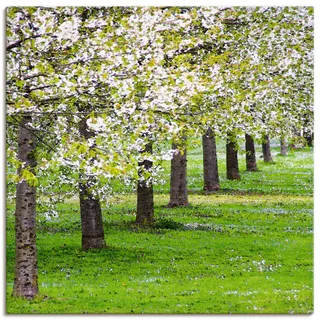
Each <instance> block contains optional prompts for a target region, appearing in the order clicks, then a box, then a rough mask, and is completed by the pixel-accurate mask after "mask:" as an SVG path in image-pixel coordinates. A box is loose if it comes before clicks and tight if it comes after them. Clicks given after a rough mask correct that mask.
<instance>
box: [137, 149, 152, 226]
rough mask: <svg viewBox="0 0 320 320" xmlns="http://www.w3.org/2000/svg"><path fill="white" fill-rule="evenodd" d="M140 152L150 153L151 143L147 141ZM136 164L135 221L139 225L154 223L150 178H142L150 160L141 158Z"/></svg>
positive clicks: (150, 162)
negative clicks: (137, 178) (137, 167)
mask: <svg viewBox="0 0 320 320" xmlns="http://www.w3.org/2000/svg"><path fill="white" fill-rule="evenodd" d="M142 153H149V154H152V143H148V144H147V145H146V147H145V149H144V150H143V151H142ZM138 166H139V170H138V175H139V180H138V187H137V216H136V223H137V224H139V225H152V224H153V223H154V201H153V185H152V181H151V180H150V179H145V178H142V177H143V172H144V171H149V170H150V169H151V168H152V161H150V160H143V161H142V162H139V163H138Z"/></svg>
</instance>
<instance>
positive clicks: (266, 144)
mask: <svg viewBox="0 0 320 320" xmlns="http://www.w3.org/2000/svg"><path fill="white" fill-rule="evenodd" d="M262 139H263V140H262V154H263V160H264V162H273V159H272V155H271V149H270V139H269V135H267V134H266V135H264V136H263V137H262Z"/></svg>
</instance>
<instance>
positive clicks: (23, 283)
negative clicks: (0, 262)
mask: <svg viewBox="0 0 320 320" xmlns="http://www.w3.org/2000/svg"><path fill="white" fill-rule="evenodd" d="M31 121H32V118H31V116H23V118H22V120H21V123H20V128H19V137H18V160H19V161H21V162H23V163H24V168H26V169H27V170H29V171H30V172H32V173H33V174H34V173H35V171H34V169H35V166H36V158H35V149H36V138H35V136H34V134H33V131H32V128H30V126H28V123H31ZM21 173H22V168H21V167H20V168H19V169H18V174H19V176H20V182H18V184H17V191H16V211H15V241H16V260H15V276H14V285H13V295H14V296H17V297H23V298H27V299H33V298H34V297H35V296H36V295H37V293H38V268H37V247H36V187H35V186H34V185H31V184H30V183H28V182H27V181H25V180H24V179H22V177H21Z"/></svg>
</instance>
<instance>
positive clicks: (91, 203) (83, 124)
mask: <svg viewBox="0 0 320 320" xmlns="http://www.w3.org/2000/svg"><path fill="white" fill-rule="evenodd" d="M79 133H80V136H81V137H83V138H84V139H85V140H88V139H89V138H92V137H93V136H94V132H92V131H90V130H89V128H88V125H87V120H86V119H85V118H84V119H82V120H81V121H80V123H79ZM91 148H94V145H93V146H91ZM79 180H80V182H79V196H80V215H81V227H82V250H84V251H86V250H89V249H100V248H104V247H105V246H106V243H105V240H104V230H103V222H102V214H101V206H100V201H99V199H98V198H97V197H95V196H93V194H92V191H91V188H92V187H93V186H94V184H95V178H94V177H91V176H87V175H86V174H85V173H83V172H81V173H80V175H79Z"/></svg>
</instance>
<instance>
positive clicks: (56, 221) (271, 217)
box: [6, 142, 313, 314]
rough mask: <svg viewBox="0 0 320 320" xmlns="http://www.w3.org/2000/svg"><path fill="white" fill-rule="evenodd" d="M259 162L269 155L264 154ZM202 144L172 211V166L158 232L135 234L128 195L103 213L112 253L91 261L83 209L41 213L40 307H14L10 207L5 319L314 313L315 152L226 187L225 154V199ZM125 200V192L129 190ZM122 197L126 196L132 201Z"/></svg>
mask: <svg viewBox="0 0 320 320" xmlns="http://www.w3.org/2000/svg"><path fill="white" fill-rule="evenodd" d="M258 151H260V150H258ZM201 152H202V151H201V146H200V145H199V143H196V142H195V143H194V145H193V146H192V148H191V149H190V151H189V152H188V183H189V190H190V192H189V202H190V204H191V205H190V206H189V207H187V208H174V209H169V208H166V204H168V202H169V194H168V191H169V162H168V163H166V164H165V170H164V172H163V178H164V179H166V183H165V184H164V185H161V186H155V215H156V218H157V223H156V225H155V227H154V228H152V229H151V228H149V229H141V228H138V227H136V226H135V225H134V223H133V222H134V219H135V202H136V197H135V195H134V194H132V193H125V194H119V195H116V196H114V197H113V198H112V199H111V202H110V206H109V207H104V208H103V219H104V225H105V233H106V242H107V244H108V247H107V248H106V249H103V250H93V251H90V252H82V251H81V250H80V245H81V231H80V229H81V228H80V213H79V205H78V202H77V199H74V200H69V201H68V202H67V203H64V204H60V205H59V208H58V209H59V210H58V211H59V216H58V217H55V218H54V217H51V218H50V219H48V218H47V217H46V215H45V214H44V213H41V212H39V213H38V226H37V228H38V237H37V244H38V259H39V262H38V268H39V290H40V295H39V297H38V298H37V299H36V300H34V301H25V300H22V299H17V298H12V297H11V293H12V286H13V270H14V216H13V212H14V206H13V204H11V203H9V204H8V205H7V242H6V246H7V260H6V263H7V277H6V282H7V313H60V314H62V313H63V314H64V313H81V314H82V313H121V314H124V313H138V314H140V313H167V314H175V313H178V314H181V313H201V314H206V313H253V314H257V313H285V314H301V313H312V312H313V150H312V149H311V148H305V149H299V150H295V151H291V152H290V153H289V155H288V156H287V157H283V156H280V155H279V146H278V145H277V144H276V142H274V143H273V145H272V152H273V156H274V160H275V163H274V164H264V163H263V161H262V159H261V158H260V156H261V153H260V152H257V159H258V167H259V171H258V172H255V173H247V172H245V155H244V152H243V151H240V155H239V165H240V171H241V177H242V179H241V180H240V181H228V180H226V174H225V159H224V157H225V155H224V147H223V145H222V144H219V147H218V162H219V170H220V180H221V181H220V182H221V190H220V191H218V192H217V193H215V194H210V195H205V194H204V193H203V191H202V153H201ZM123 190H124V191H125V189H123ZM123 190H122V191H123Z"/></svg>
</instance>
